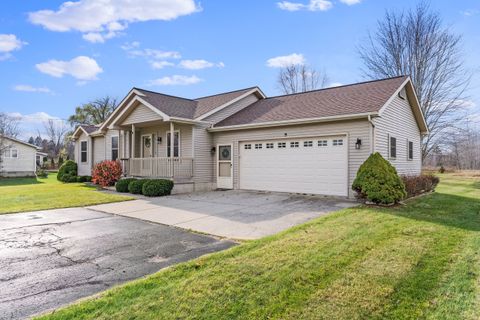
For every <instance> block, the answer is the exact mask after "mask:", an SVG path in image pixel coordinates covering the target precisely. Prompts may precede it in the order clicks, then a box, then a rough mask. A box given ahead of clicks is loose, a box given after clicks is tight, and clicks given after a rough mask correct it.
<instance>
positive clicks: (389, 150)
mask: <svg viewBox="0 0 480 320" xmlns="http://www.w3.org/2000/svg"><path fill="white" fill-rule="evenodd" d="M392 139H395V149H394V150H395V155H394V156H392ZM397 149H398V148H397V138H396V137H393V136H391V135H388V158H389V159H392V160H395V159H397Z"/></svg>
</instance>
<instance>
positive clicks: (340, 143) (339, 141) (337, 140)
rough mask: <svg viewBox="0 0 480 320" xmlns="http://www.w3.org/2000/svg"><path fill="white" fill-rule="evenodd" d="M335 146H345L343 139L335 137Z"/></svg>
mask: <svg viewBox="0 0 480 320" xmlns="http://www.w3.org/2000/svg"><path fill="white" fill-rule="evenodd" d="M332 144H333V145H334V146H343V139H333V143H332Z"/></svg>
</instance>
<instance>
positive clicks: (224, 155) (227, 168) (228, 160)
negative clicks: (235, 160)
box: [217, 144, 233, 189]
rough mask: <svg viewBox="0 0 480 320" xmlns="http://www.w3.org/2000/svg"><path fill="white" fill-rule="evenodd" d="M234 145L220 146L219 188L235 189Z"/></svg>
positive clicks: (218, 162) (218, 161)
mask: <svg viewBox="0 0 480 320" xmlns="http://www.w3.org/2000/svg"><path fill="white" fill-rule="evenodd" d="M232 149H233V148H232V145H231V144H227V145H218V146H217V150H218V155H217V188H221V189H233V165H232Z"/></svg>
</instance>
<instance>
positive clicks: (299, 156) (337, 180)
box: [239, 136, 348, 196]
mask: <svg viewBox="0 0 480 320" xmlns="http://www.w3.org/2000/svg"><path fill="white" fill-rule="evenodd" d="M347 165H348V164H347V139H346V136H339V137H315V138H302V139H282V140H265V141H248V142H242V143H240V168H239V170H240V189H245V190H267V191H277V192H294V193H308V194H324V195H335V196H347V195H348V186H347V185H348V181H347V172H348V170H347Z"/></svg>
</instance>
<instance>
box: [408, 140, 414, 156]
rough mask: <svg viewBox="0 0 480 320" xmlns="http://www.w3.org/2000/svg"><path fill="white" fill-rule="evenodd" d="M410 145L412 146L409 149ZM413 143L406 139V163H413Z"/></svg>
mask: <svg viewBox="0 0 480 320" xmlns="http://www.w3.org/2000/svg"><path fill="white" fill-rule="evenodd" d="M410 144H411V145H412V148H410ZM413 147H414V145H413V141H410V140H408V139H407V160H408V161H413ZM410 153H411V154H412V156H411V157H410Z"/></svg>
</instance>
